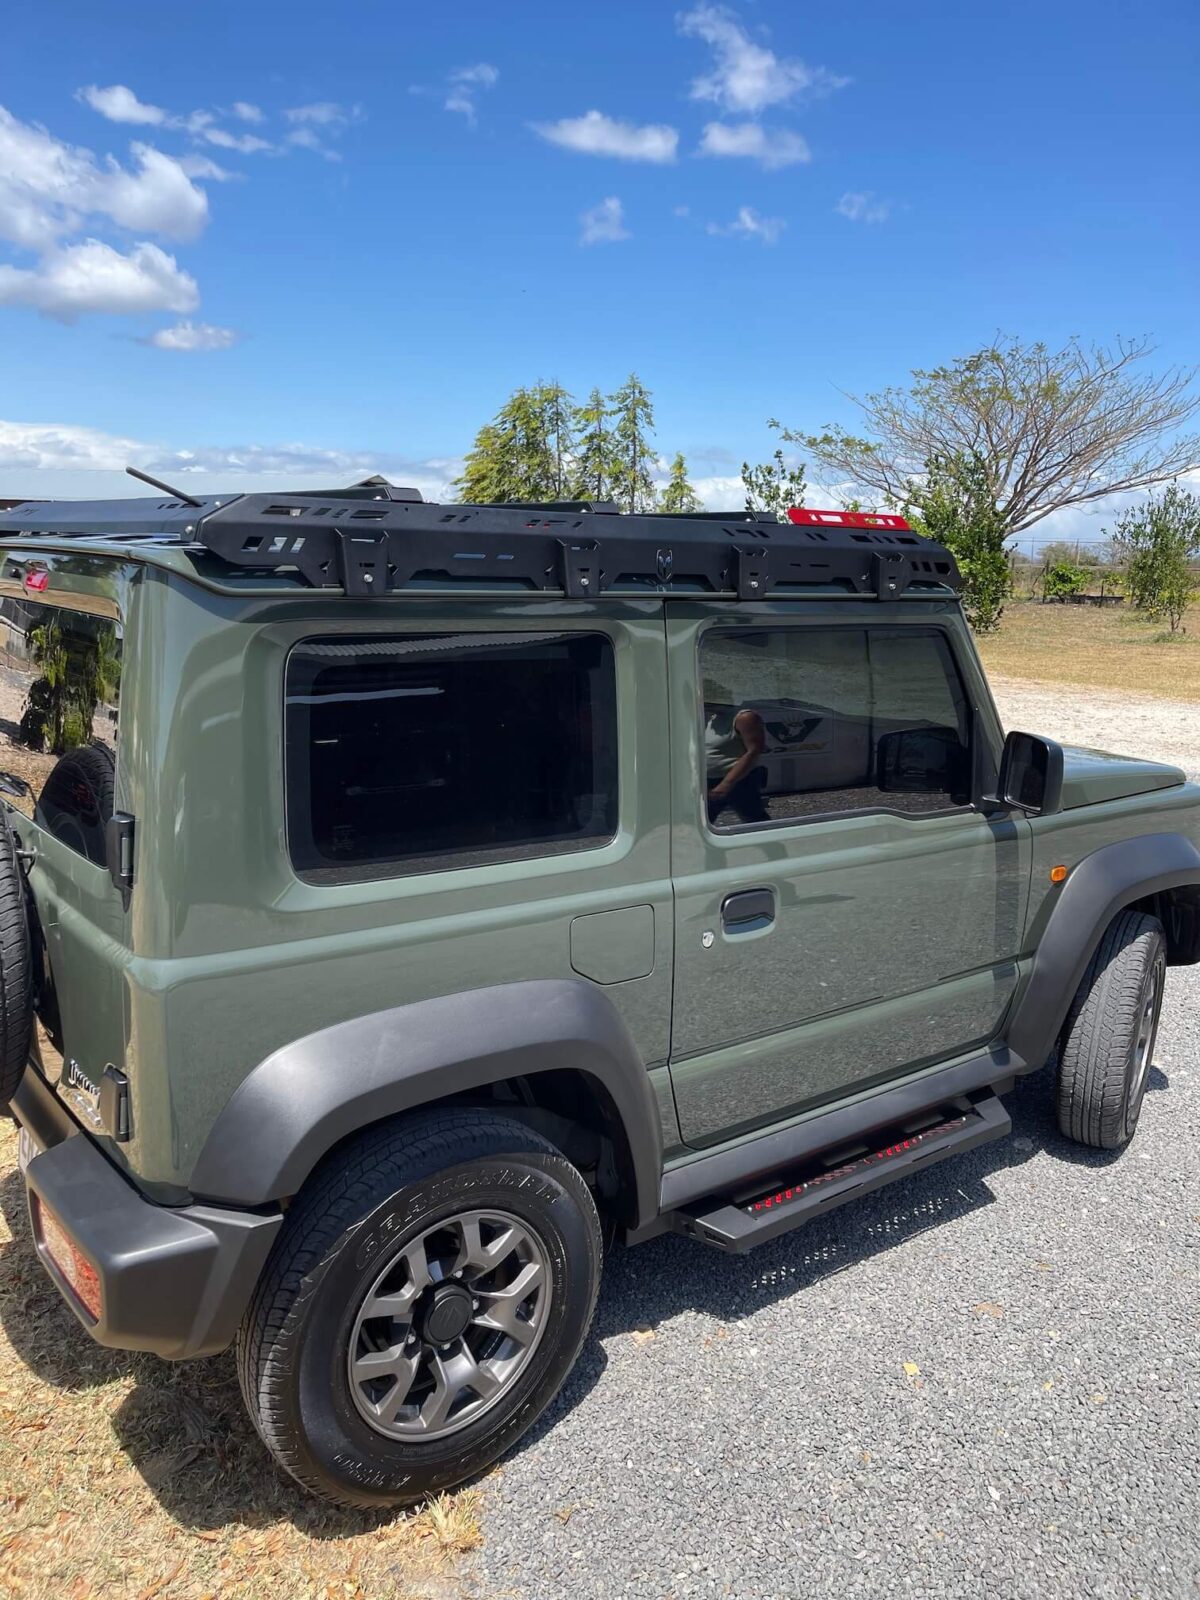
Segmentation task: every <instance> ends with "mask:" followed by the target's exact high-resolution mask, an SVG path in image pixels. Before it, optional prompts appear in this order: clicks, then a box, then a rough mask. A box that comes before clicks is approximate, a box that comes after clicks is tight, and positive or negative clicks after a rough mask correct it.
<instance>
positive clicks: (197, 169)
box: [179, 155, 241, 183]
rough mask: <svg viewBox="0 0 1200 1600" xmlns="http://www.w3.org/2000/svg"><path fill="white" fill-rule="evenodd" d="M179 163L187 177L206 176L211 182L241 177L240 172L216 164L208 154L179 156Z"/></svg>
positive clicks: (231, 180) (223, 181)
mask: <svg viewBox="0 0 1200 1600" xmlns="http://www.w3.org/2000/svg"><path fill="white" fill-rule="evenodd" d="M179 165H180V166H181V167H182V168H183V170H184V172H186V173H187V175H188V177H189V178H208V179H209V180H210V181H211V182H213V183H232V182H234V180H235V179H238V178H240V177H241V173H240V172H230V171H229V169H228V168H227V167H221V166H218V165H217V163H216V162H215V161H213V160H212V158H211V157H210V156H201V155H185V156H180V158H179Z"/></svg>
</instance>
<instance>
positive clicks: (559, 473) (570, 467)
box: [533, 381, 575, 500]
mask: <svg viewBox="0 0 1200 1600" xmlns="http://www.w3.org/2000/svg"><path fill="white" fill-rule="evenodd" d="M533 392H534V396H535V399H536V401H537V403H538V404H539V405H540V407H541V411H542V429H543V433H544V436H545V440H546V450H547V453H548V455H549V458H550V461H551V462H552V464H553V467H552V477H553V482H552V493H551V494H550V496H549V498H550V499H551V500H566V499H568V498H569V497H570V495H571V488H572V481H573V478H574V475H575V466H574V460H575V404H574V402H573V400H572V399H571V396H570V395H569V394H568V393H567V391H566V390H565V389H564V388H563V386H562V384H561V383H558V382H557V381H556V382H554V383H539V384H538V385H537V387H536V388H535V390H534V391H533Z"/></svg>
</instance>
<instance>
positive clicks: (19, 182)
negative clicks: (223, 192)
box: [0, 106, 208, 250]
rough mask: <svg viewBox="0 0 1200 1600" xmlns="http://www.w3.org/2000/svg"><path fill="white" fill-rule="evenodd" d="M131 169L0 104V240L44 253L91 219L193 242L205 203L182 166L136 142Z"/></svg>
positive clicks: (204, 219)
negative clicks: (98, 156)
mask: <svg viewBox="0 0 1200 1600" xmlns="http://www.w3.org/2000/svg"><path fill="white" fill-rule="evenodd" d="M131 153H132V156H133V160H134V163H135V168H134V170H130V169H128V168H125V167H122V166H121V165H120V163H119V162H117V161H115V160H114V159H113V158H112V157H111V156H109V157H107V158H106V159H105V161H104V163H103V164H101V163H100V162H99V161H97V159H96V157H95V155H93V153H92V152H91V151H90V150H85V149H83V148H81V147H79V146H74V145H68V144H64V143H62V142H61V141H60V140H58V139H55V138H54V137H53V136H52V135H51V134H50V133H48V132H47V131H46V129H45V128H42V127H39V126H37V125H36V124H33V123H24V122H21V121H19V120H18V119H17V118H16V117H14V116H13V115H12V114H11V113H10V112H8V111H6V110H5V109H4V108H3V107H2V106H0V239H7V240H8V241H9V242H10V243H11V244H15V245H17V246H19V247H20V248H22V249H26V250H46V249H49V248H50V247H51V246H53V245H54V244H55V243H56V241H58V240H59V239H60V238H62V237H63V236H64V235H66V234H70V233H77V232H79V231H80V229H81V227H83V226H84V225H86V221H87V219H88V218H89V217H103V218H106V219H108V220H109V221H111V222H115V223H117V224H118V225H119V226H120V227H123V228H129V229H133V230H144V231H146V232H150V233H158V234H162V235H165V236H166V237H167V238H172V239H192V238H195V237H196V235H197V234H198V233H200V232H201V230H202V229H203V228H204V225H205V224H206V222H207V221H208V197H207V196H206V195H205V193H204V191H203V189H198V188H197V187H196V186H195V184H194V183H193V182H192V179H191V177H190V176H189V175H188V173H187V172H186V171H185V170H184V168H183V166H182V165H181V164H180V163H179V162H178V161H176V160H174V159H173V158H172V157H171V156H167V155H164V154H163V153H162V151H160V150H155V149H153V148H152V147H151V146H150V145H145V144H134V145H133V146H132V147H131Z"/></svg>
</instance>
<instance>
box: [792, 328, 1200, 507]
mask: <svg viewBox="0 0 1200 1600" xmlns="http://www.w3.org/2000/svg"><path fill="white" fill-rule="evenodd" d="M1152 351H1153V347H1152V346H1151V345H1150V344H1149V342H1148V341H1147V340H1145V339H1141V340H1133V341H1130V340H1119V341H1118V342H1117V344H1116V346H1115V348H1114V349H1112V350H1105V349H1101V348H1098V347H1092V348H1086V347H1085V346H1083V345H1082V344H1081V343H1080V342H1079V340H1078V339H1072V340H1071V341H1070V342H1069V343H1068V344H1066V345H1064V346H1063V348H1062V349H1061V350H1050V349H1048V348H1047V346H1046V345H1044V344H1023V343H1022V342H1021V341H1020V340H1019V339H1015V338H1009V337H1007V336H1004V337H1001V338H998V339H997V340H996V342H995V344H993V345H991V346H989V347H988V348H987V349H984V350H979V351H977V352H976V353H975V354H974V355H970V356H962V357H960V358H959V359H958V360H957V361H954V362H952V363H951V364H950V365H949V366H946V367H935V368H934V369H933V370H932V371H931V372H921V371H917V372H914V373H913V379H914V382H913V384H912V386H911V388H907V389H899V388H894V389H885V390H883V392H882V393H880V394H871V395H867V396H865V397H863V398H859V397H858V396H851V397H850V398H852V399H853V400H854V402H855V404H856V405H858V406H859V407H860V409H861V410H862V413H863V419H864V422H865V424H866V428H865V432H866V435H867V436H866V437H863V438H858V437H856V436H855V435H853V434H850V433H847V432H846V430H845V429H843V428H840V427H830V428H827V429H826V431H825V432H824V433H822V434H808V433H803V432H799V431H794V430H792V429H790V428H784V427H782V425H781V424H780V423H778V422H774V421H772V423H771V426H772V427H773V428H777V429H778V430H779V432H780V434H781V436H782V437H783V438H784V439H786V440H787V441H788V442H789V443H791V444H798V445H803V446H805V447H806V448H807V449H809V450H811V451H812V453H813V455H814V456H816V458H817V459H818V460H819V461H820V462H821V463H822V464H823V465H824V466H825V467H827V468H828V469H830V470H831V471H832V472H834V473H836V474H837V476H838V477H839V478H845V479H848V480H849V481H850V482H851V483H853V484H855V485H857V486H861V487H862V488H863V489H866V490H869V491H871V492H872V493H873V494H875V495H881V496H883V497H884V499H885V500H887V501H888V502H890V503H892V504H894V505H899V504H902V503H903V502H904V501H905V500H906V499H910V498H911V497H912V494H913V488H914V481H915V480H919V479H920V477H921V475H922V474H923V473H924V472H925V471H926V463H927V462H929V461H930V460H932V459H944V460H949V459H955V458H959V457H964V458H968V459H971V460H976V461H978V462H979V463H980V464H981V466H982V468H983V470H984V471H985V472H986V475H987V483H988V488H989V491H990V494H991V496H992V501H993V504H994V505H995V507H996V511H997V513H998V515H999V518H1000V521H1001V524H1002V526H1003V528H1004V532H1005V535H1006V536H1007V535H1010V534H1014V533H1019V532H1020V531H1021V529H1022V528H1028V527H1031V526H1032V525H1033V523H1035V522H1040V521H1041V519H1042V518H1043V517H1046V516H1049V514H1050V512H1052V511H1057V510H1059V509H1060V508H1061V507H1063V506H1077V505H1082V504H1084V502H1086V501H1089V500H1099V499H1101V498H1103V497H1104V496H1105V495H1109V494H1112V493H1114V492H1115V491H1117V490H1120V489H1141V488H1145V487H1147V486H1148V485H1149V484H1154V483H1162V482H1164V481H1165V480H1166V479H1168V478H1173V477H1176V476H1177V475H1178V474H1179V473H1181V472H1187V471H1189V470H1190V469H1191V468H1193V467H1195V466H1196V465H1197V464H1200V436H1198V435H1196V434H1181V433H1180V431H1179V430H1180V429H1181V428H1183V427H1184V425H1185V424H1187V423H1188V422H1190V421H1191V420H1192V419H1193V418H1194V417H1195V416H1196V414H1197V412H1198V411H1200V392H1197V391H1195V390H1194V389H1193V387H1192V380H1193V379H1194V377H1195V375H1196V374H1195V369H1191V370H1187V369H1183V368H1178V367H1173V368H1171V369H1170V370H1168V371H1167V372H1165V373H1163V374H1162V375H1161V376H1160V377H1155V376H1153V374H1151V373H1148V372H1146V371H1144V370H1143V369H1142V368H1141V367H1140V366H1139V365H1138V364H1139V363H1140V362H1142V361H1144V360H1145V359H1146V357H1147V356H1149V355H1151V354H1152Z"/></svg>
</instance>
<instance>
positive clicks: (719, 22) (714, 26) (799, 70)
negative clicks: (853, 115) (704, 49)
mask: <svg viewBox="0 0 1200 1600" xmlns="http://www.w3.org/2000/svg"><path fill="white" fill-rule="evenodd" d="M679 31H680V33H682V34H685V35H686V36H688V37H690V38H694V39H702V40H703V41H704V43H705V44H707V45H710V46H711V47H712V52H713V57H714V64H713V70H712V71H711V72H710V73H707V74H705V75H704V76H703V77H700V78H696V79H694V80H693V83H692V88H691V94H692V99H693V100H712V101H715V103H716V104H717V105H720V106H723V107H724V108H725V109H726V110H727V111H749V112H757V111H761V110H763V108H764V107H766V106H773V105H781V104H782V103H783V102H784V101H786V100H791V99H793V98H794V97H795V96H796V95H799V94H802V93H805V92H808V93H812V94H820V93H828V92H829V91H830V90H833V89H840V88H842V87H843V86H844V85H845V84H846V83H848V82H849V81H850V80H849V79H848V78H842V77H838V76H837V75H836V74H834V73H832V72H829V71H827V70H826V68H824V67H810V66H809V65H808V64H807V63H806V62H804V61H800V60H798V59H794V58H793V59H786V58H783V57H780V56H777V55H776V54H775V52H774V51H773V50H769V49H767V47H766V46H765V45H761V44H756V43H755V42H754V40H752V39H751V38H750V35H749V34H748V33H747V32H746V30H745V28H744V27H743V26H742V24H741V22H740V21H739V20H738V18H737V16H736V15H735V13H734V12H732V11H730V10H729V9H728V7H726V6H721V5H707V4H701V5H698V6H696V7H695V8H694V9H693V10H691V11H688V12H685V13H684V14H683V15H682V16H680V18H679Z"/></svg>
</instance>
